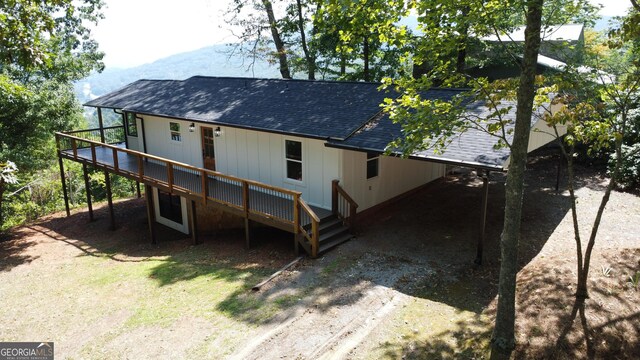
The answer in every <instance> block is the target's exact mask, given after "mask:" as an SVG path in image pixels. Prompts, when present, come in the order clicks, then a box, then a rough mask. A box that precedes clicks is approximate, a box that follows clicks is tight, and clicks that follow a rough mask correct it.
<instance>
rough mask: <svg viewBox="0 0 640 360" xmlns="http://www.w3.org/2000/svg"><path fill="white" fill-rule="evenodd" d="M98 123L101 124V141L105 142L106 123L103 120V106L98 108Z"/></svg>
mask: <svg viewBox="0 0 640 360" xmlns="http://www.w3.org/2000/svg"><path fill="white" fill-rule="evenodd" d="M98 125H99V126H100V142H102V143H104V142H105V141H104V123H103V121H102V108H98Z"/></svg>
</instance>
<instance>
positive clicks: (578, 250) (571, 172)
mask: <svg viewBox="0 0 640 360" xmlns="http://www.w3.org/2000/svg"><path fill="white" fill-rule="evenodd" d="M556 136H557V132H556ZM560 149H561V150H562V154H563V155H564V157H565V159H567V174H568V176H569V181H568V182H567V187H568V188H569V199H570V201H571V219H572V221H573V237H574V239H575V241H576V259H577V263H578V264H577V266H578V287H577V289H578V290H577V291H576V298H586V296H587V294H586V292H585V293H584V294H580V285H579V284H581V283H582V239H581V237H580V225H579V223H578V209H577V208H576V194H575V189H574V187H573V184H574V179H575V175H574V168H573V152H574V150H573V147H571V149H570V151H569V152H567V151H566V150H565V148H564V146H562V144H561V147H560Z"/></svg>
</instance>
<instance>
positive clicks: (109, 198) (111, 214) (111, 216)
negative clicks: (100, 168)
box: [104, 170, 116, 231]
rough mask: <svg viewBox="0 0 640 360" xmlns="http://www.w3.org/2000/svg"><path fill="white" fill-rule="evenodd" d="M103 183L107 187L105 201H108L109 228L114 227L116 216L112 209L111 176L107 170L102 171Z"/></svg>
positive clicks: (113, 228) (112, 228)
mask: <svg viewBox="0 0 640 360" xmlns="http://www.w3.org/2000/svg"><path fill="white" fill-rule="evenodd" d="M104 183H105V185H106V187H107V202H108V203H109V219H110V221H111V224H110V225H109V230H112V231H113V230H115V229H116V217H115V214H114V211H113V194H112V193H111V176H109V172H108V171H107V170H105V171H104Z"/></svg>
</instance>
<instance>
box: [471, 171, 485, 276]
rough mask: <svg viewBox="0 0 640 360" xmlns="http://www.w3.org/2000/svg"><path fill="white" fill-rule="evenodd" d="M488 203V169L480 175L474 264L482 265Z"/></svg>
mask: <svg viewBox="0 0 640 360" xmlns="http://www.w3.org/2000/svg"><path fill="white" fill-rule="evenodd" d="M488 203H489V171H488V170H487V171H486V172H485V173H484V174H483V175H482V208H481V209H480V234H479V236H478V244H477V249H476V259H475V261H474V263H475V264H476V265H482V252H483V247H484V239H485V230H486V228H487V204H488Z"/></svg>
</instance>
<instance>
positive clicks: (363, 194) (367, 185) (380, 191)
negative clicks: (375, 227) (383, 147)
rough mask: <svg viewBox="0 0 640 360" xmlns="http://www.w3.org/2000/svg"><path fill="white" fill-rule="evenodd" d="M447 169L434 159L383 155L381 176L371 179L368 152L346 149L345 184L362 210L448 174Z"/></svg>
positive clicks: (344, 160)
mask: <svg viewBox="0 0 640 360" xmlns="http://www.w3.org/2000/svg"><path fill="white" fill-rule="evenodd" d="M445 168H446V166H445V165H443V164H437V163H433V162H427V161H420V160H409V159H401V158H397V157H391V156H380V158H379V169H378V176H376V177H374V178H371V179H367V154H366V153H364V152H356V151H346V150H345V151H343V165H342V169H343V170H342V171H343V178H342V180H341V185H342V187H343V188H344V189H345V190H346V191H347V192H348V193H349V194H350V195H351V196H352V197H353V199H354V200H355V201H356V202H357V203H358V205H359V207H358V211H362V210H365V209H368V208H370V207H372V206H374V205H377V204H380V203H382V202H384V201H387V200H389V199H392V198H394V197H396V196H398V195H401V194H403V193H405V192H407V191H409V190H411V189H415V188H416V187H419V186H421V185H423V184H426V183H428V182H430V181H433V180H435V179H438V178H440V177H442V176H444V175H445Z"/></svg>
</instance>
